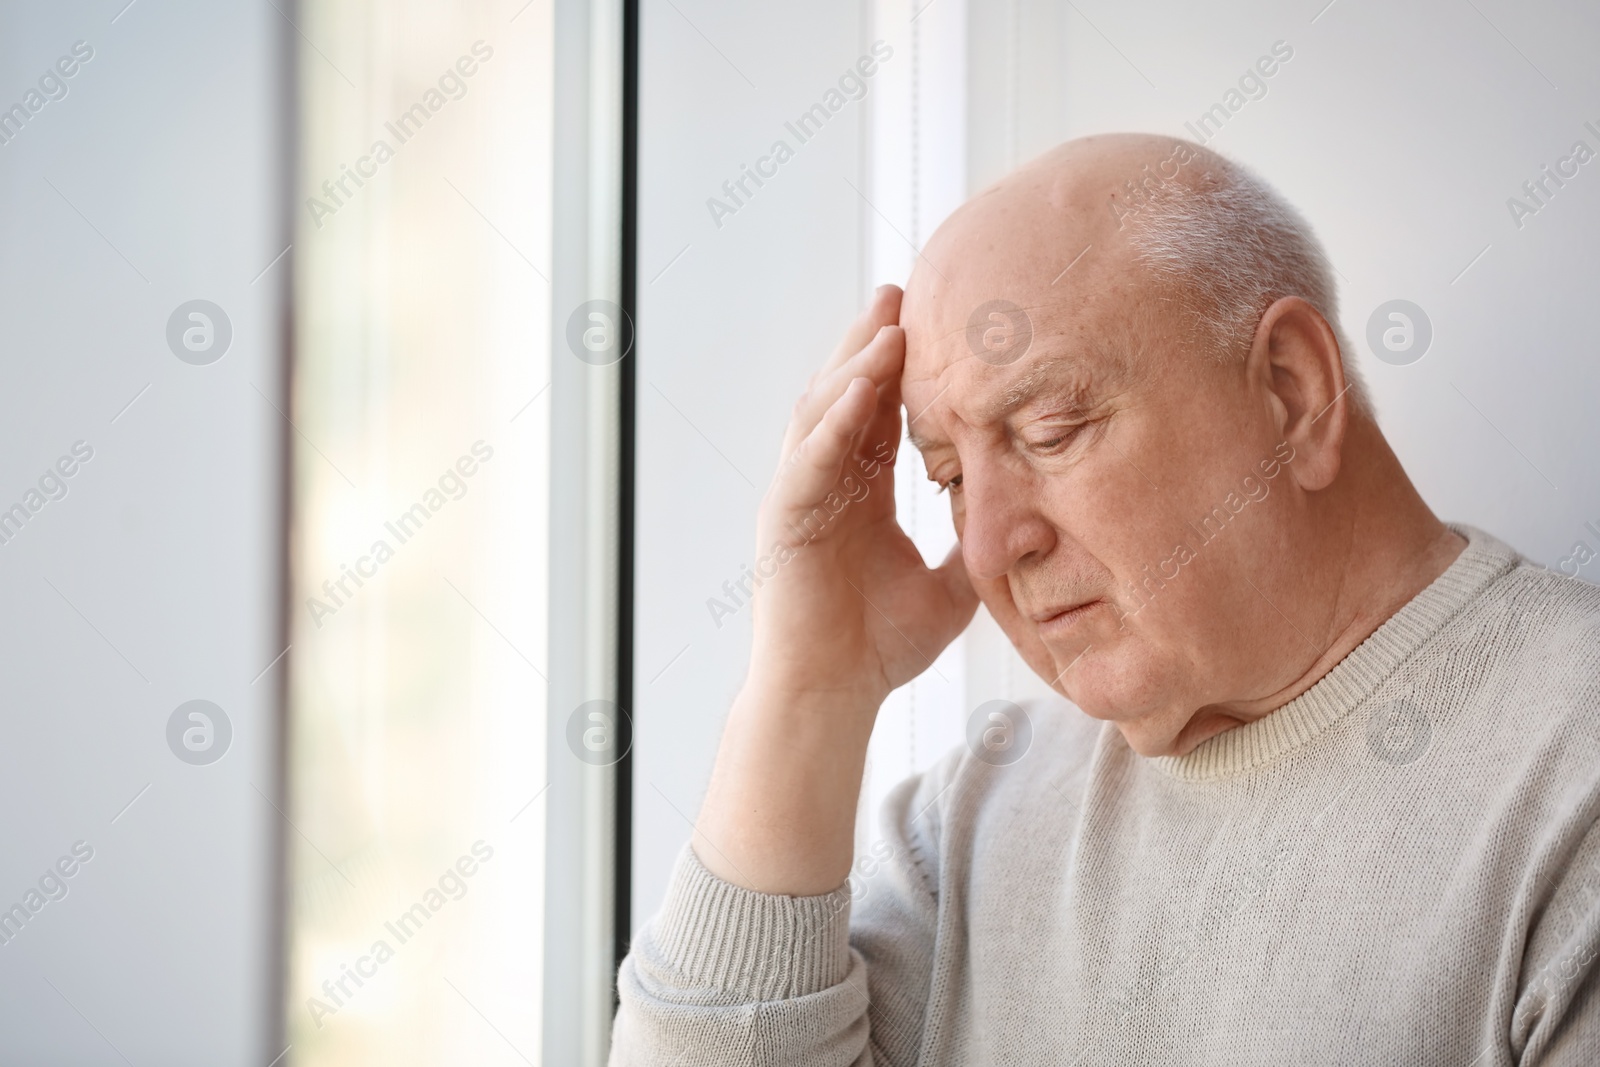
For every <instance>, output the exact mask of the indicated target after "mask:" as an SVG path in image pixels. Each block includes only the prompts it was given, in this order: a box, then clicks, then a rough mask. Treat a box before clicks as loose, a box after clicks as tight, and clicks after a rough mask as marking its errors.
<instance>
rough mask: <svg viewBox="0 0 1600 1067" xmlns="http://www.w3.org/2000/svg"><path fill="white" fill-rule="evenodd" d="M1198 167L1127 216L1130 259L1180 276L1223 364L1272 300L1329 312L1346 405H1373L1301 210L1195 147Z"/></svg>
mask: <svg viewBox="0 0 1600 1067" xmlns="http://www.w3.org/2000/svg"><path fill="white" fill-rule="evenodd" d="M1190 151H1191V153H1192V156H1191V158H1190V160H1189V162H1188V165H1189V166H1191V167H1194V168H1196V169H1197V170H1198V171H1199V173H1197V174H1194V175H1192V176H1191V177H1190V178H1189V179H1188V180H1178V181H1172V180H1169V181H1165V182H1162V183H1161V184H1160V186H1159V188H1156V189H1154V190H1150V191H1148V192H1149V195H1148V197H1147V199H1145V200H1144V202H1143V204H1141V205H1140V206H1139V208H1138V209H1137V211H1136V212H1134V213H1132V214H1130V216H1129V217H1128V219H1127V222H1129V223H1130V224H1131V226H1130V232H1129V240H1130V241H1131V243H1132V245H1133V249H1134V256H1135V259H1136V261H1137V262H1139V263H1140V264H1142V265H1143V266H1145V267H1147V268H1148V269H1150V270H1152V271H1154V272H1155V273H1157V274H1159V275H1164V276H1167V277H1170V278H1172V279H1174V280H1175V281H1177V282H1179V283H1180V285H1181V286H1182V287H1183V290H1184V292H1185V296H1186V299H1184V300H1183V302H1184V303H1185V304H1189V303H1190V302H1191V301H1193V304H1192V306H1190V307H1189V310H1190V311H1191V313H1192V314H1194V315H1195V316H1196V317H1197V318H1198V320H1199V324H1200V327H1201V330H1202V332H1203V333H1204V334H1205V335H1207V337H1206V340H1207V341H1208V342H1209V344H1208V345H1207V347H1208V348H1209V349H1210V350H1211V351H1212V352H1214V353H1215V354H1216V357H1217V359H1218V360H1219V361H1220V362H1231V361H1233V360H1236V359H1242V358H1243V353H1244V352H1247V351H1248V350H1249V347H1250V342H1251V339H1252V338H1253V337H1254V336H1255V330H1256V326H1257V325H1258V324H1259V323H1260V322H1261V316H1262V315H1263V314H1265V313H1266V310H1267V308H1269V307H1271V306H1272V304H1273V302H1274V301H1276V300H1278V299H1279V298H1281V297H1285V296H1298V297H1300V298H1301V299H1303V300H1305V301H1306V302H1307V303H1309V304H1311V305H1312V306H1313V307H1315V308H1316V309H1317V310H1318V311H1320V312H1321V313H1322V316H1323V318H1325V319H1327V320H1328V325H1329V326H1331V327H1332V328H1333V335H1334V338H1335V340H1337V341H1338V343H1339V352H1340V358H1341V360H1342V361H1343V363H1344V376H1345V391H1346V392H1347V393H1348V395H1349V397H1350V400H1351V406H1352V407H1355V408H1357V409H1359V410H1361V411H1364V412H1367V413H1369V414H1370V413H1371V412H1372V410H1373V409H1372V404H1371V400H1370V397H1369V395H1368V393H1367V387H1366V383H1365V382H1363V381H1362V379H1361V374H1360V371H1359V370H1358V368H1357V367H1356V365H1355V361H1354V358H1353V357H1352V356H1351V355H1349V353H1353V352H1354V351H1355V350H1354V349H1353V348H1351V346H1350V343H1349V341H1348V340H1347V339H1346V337H1345V334H1344V330H1343V329H1341V328H1340V326H1339V297H1338V290H1337V288H1336V287H1335V285H1334V281H1333V270H1332V268H1331V267H1330V265H1329V263H1328V257H1327V254H1326V253H1325V252H1323V249H1322V245H1321V243H1320V242H1318V240H1317V238H1316V235H1315V234H1314V233H1313V232H1312V230H1311V226H1310V224H1309V223H1307V222H1306V220H1305V218H1304V217H1303V216H1302V215H1301V214H1300V213H1299V212H1298V211H1296V210H1295V209H1294V207H1293V206H1292V205H1291V204H1290V203H1289V202H1288V201H1287V200H1285V199H1284V198H1283V197H1282V196H1280V195H1279V194H1278V193H1277V191H1276V190H1274V189H1273V188H1272V187H1271V186H1269V185H1268V184H1267V183H1266V182H1265V181H1263V180H1261V179H1260V178H1258V177H1257V176H1256V175H1254V174H1252V173H1250V172H1249V171H1248V170H1246V169H1245V168H1243V167H1241V166H1239V165H1238V164H1235V163H1232V162H1231V161H1229V160H1226V159H1224V158H1222V157H1221V156H1218V155H1216V154H1215V153H1213V152H1210V151H1208V150H1206V149H1203V148H1200V147H1199V146H1198V145H1194V146H1190Z"/></svg>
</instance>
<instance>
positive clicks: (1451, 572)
mask: <svg viewBox="0 0 1600 1067" xmlns="http://www.w3.org/2000/svg"><path fill="white" fill-rule="evenodd" d="M1450 528H1451V529H1452V530H1454V531H1455V532H1456V533H1458V534H1460V535H1461V536H1462V537H1465V538H1466V539H1467V547H1466V548H1465V549H1463V550H1462V552H1461V555H1459V556H1457V557H1456V559H1455V561H1454V562H1453V563H1451V564H1450V566H1449V567H1447V568H1445V571H1444V573H1443V574H1441V575H1439V577H1438V578H1436V579H1434V580H1433V582H1432V583H1431V584H1430V585H1429V586H1428V587H1427V588H1425V589H1423V590H1422V592H1420V593H1418V594H1417V595H1416V596H1414V597H1412V598H1411V599H1410V600H1409V601H1407V602H1406V603H1405V605H1404V606H1402V607H1401V608H1400V610H1399V611H1397V612H1395V613H1394V614H1393V615H1392V616H1390V617H1389V618H1388V619H1387V620H1386V621H1385V622H1384V623H1383V624H1382V625H1381V626H1379V627H1378V628H1377V629H1376V630H1374V631H1373V632H1372V633H1371V634H1370V635H1369V636H1368V637H1367V639H1366V640H1365V641H1363V642H1361V644H1359V645H1357V646H1356V647H1355V648H1354V649H1353V650H1351V652H1350V653H1349V654H1348V655H1347V656H1345V658H1344V659H1342V660H1340V661H1339V662H1338V663H1337V664H1335V665H1334V667H1333V669H1332V670H1330V671H1328V673H1327V674H1325V675H1323V676H1322V678H1321V679H1319V680H1318V681H1317V683H1316V684H1315V685H1313V686H1312V687H1311V688H1310V689H1307V690H1306V691H1305V692H1304V693H1301V694H1300V695H1299V696H1297V697H1295V698H1294V699H1293V700H1291V701H1289V703H1287V704H1285V705H1284V706H1283V707H1281V708H1279V709H1278V710H1277V711H1274V712H1271V713H1270V714H1268V715H1267V716H1266V717H1265V718H1262V719H1257V720H1256V721H1255V722H1252V723H1246V724H1245V725H1244V726H1237V727H1234V728H1233V729H1231V730H1228V731H1227V732H1225V733H1221V734H1218V735H1217V736H1216V737H1213V738H1209V739H1208V740H1206V741H1203V742H1201V743H1200V745H1199V746H1197V747H1196V748H1195V749H1194V751H1192V752H1190V753H1189V754H1188V755H1185V756H1156V757H1153V758H1152V759H1151V760H1150V762H1151V763H1152V764H1153V765H1154V766H1155V767H1156V769H1157V770H1159V771H1161V772H1162V773H1163V774H1166V775H1169V776H1171V777H1173V778H1180V779H1183V780H1185V781H1201V780H1205V779H1212V778H1225V777H1227V776H1229V775H1234V774H1239V773H1240V772H1242V771H1246V770H1249V769H1250V768H1252V767H1257V766H1260V765H1261V764H1263V763H1266V762H1268V761H1269V760H1272V759H1275V758H1277V757H1278V756H1281V755H1283V754H1284V753H1286V752H1289V751H1291V750H1293V749H1296V748H1299V747H1300V746H1301V745H1304V744H1306V743H1307V742H1309V741H1310V740H1311V739H1312V738H1314V737H1316V736H1317V735H1318V734H1320V733H1322V732H1323V731H1325V730H1327V729H1328V728H1329V727H1330V726H1332V725H1333V724H1334V723H1336V722H1338V721H1339V720H1340V719H1342V718H1343V717H1344V716H1345V715H1347V714H1349V713H1350V712H1351V711H1352V710H1354V709H1355V708H1356V707H1357V706H1359V705H1360V704H1361V702H1362V701H1363V700H1365V699H1367V697H1369V696H1371V695H1372V693H1373V691H1374V690H1376V689H1377V688H1378V686H1379V685H1380V684H1381V683H1382V682H1383V680H1384V679H1385V678H1388V677H1389V676H1390V675H1391V674H1393V673H1394V671H1395V670H1396V668H1398V667H1399V666H1400V665H1401V664H1402V663H1404V662H1405V661H1406V659H1407V658H1409V657H1410V656H1411V655H1412V654H1413V653H1415V652H1416V651H1417V650H1418V649H1419V648H1421V647H1422V646H1423V644H1424V643H1426V642H1427V641H1428V639H1429V638H1431V637H1433V635H1434V634H1436V633H1438V632H1439V630H1440V629H1441V628H1442V627H1443V626H1444V625H1445V623H1447V622H1449V621H1450V619H1451V618H1453V617H1454V616H1455V615H1456V614H1457V613H1458V612H1459V611H1461V610H1462V609H1463V608H1465V607H1466V606H1467V605H1468V604H1470V603H1471V602H1472V601H1473V600H1475V599H1476V598H1477V597H1478V596H1479V595H1481V594H1482V593H1483V591H1484V590H1485V589H1486V588H1488V586H1489V584H1490V583H1491V582H1493V581H1494V580H1495V579H1496V578H1498V577H1500V576H1501V575H1502V574H1505V573H1506V572H1507V571H1509V570H1510V569H1511V568H1512V567H1514V566H1516V565H1517V562H1518V560H1519V558H1520V557H1519V556H1518V555H1517V553H1516V552H1515V550H1513V549H1512V548H1511V547H1510V546H1508V545H1506V544H1505V543H1504V542H1502V541H1500V540H1498V539H1496V538H1495V537H1492V536H1490V535H1489V534H1486V533H1484V532H1483V531H1482V530H1478V529H1476V528H1474V527H1471V526H1465V525H1458V524H1455V523H1451V524H1450Z"/></svg>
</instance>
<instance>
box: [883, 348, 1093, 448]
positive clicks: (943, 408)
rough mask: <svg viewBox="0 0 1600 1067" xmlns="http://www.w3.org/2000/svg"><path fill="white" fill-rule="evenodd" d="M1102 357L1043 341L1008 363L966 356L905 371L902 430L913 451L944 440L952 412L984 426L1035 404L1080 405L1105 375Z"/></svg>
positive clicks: (1066, 409)
mask: <svg viewBox="0 0 1600 1067" xmlns="http://www.w3.org/2000/svg"><path fill="white" fill-rule="evenodd" d="M1102 363H1103V360H1099V359H1096V358H1094V357H1092V356H1090V355H1089V354H1088V353H1087V352H1086V351H1084V350H1081V349H1080V350H1076V351H1074V350H1073V348H1072V346H1068V345H1046V346H1044V347H1042V348H1041V350H1040V351H1038V352H1036V353H1030V354H1029V355H1027V356H1025V357H1023V358H1022V359H1019V360H1018V361H1017V362H1016V363H1014V364H1011V365H1008V366H999V367H997V366H993V365H991V364H988V363H985V362H984V361H982V360H980V359H977V358H975V357H968V358H966V359H958V360H955V361H953V362H951V363H949V364H946V365H945V366H944V367H943V368H942V369H941V371H940V372H939V373H937V374H934V375H930V376H924V377H923V378H922V379H920V380H918V381H912V380H911V379H910V378H909V377H908V378H906V379H904V380H903V381H902V394H903V396H904V398H905V405H906V410H907V424H906V430H907V434H908V435H909V436H910V438H911V443H912V444H913V445H914V446H916V448H917V449H918V451H926V450H927V449H929V448H934V447H937V446H939V445H941V444H944V443H947V441H948V437H947V434H948V430H947V427H946V425H945V424H946V423H947V422H948V421H949V419H950V417H952V416H953V417H954V419H955V420H957V421H959V422H960V423H961V424H965V425H971V426H984V425H988V424H991V423H994V422H998V421H999V420H1001V419H1004V418H1005V417H1006V416H1008V415H1010V414H1012V413H1013V412H1016V411H1018V410H1020V409H1023V408H1026V407H1031V406H1034V405H1036V404H1046V405H1048V406H1050V407H1052V408H1059V409H1060V413H1061V414H1070V413H1073V412H1076V411H1081V410H1086V409H1088V408H1090V407H1092V406H1093V404H1094V402H1095V396H1096V389H1097V387H1098V386H1099V385H1100V384H1101V383H1102V382H1103V381H1104V380H1105V379H1106V378H1107V374H1106V372H1105V370H1104V368H1103V366H1101V364H1102Z"/></svg>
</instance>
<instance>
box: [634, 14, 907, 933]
mask: <svg viewBox="0 0 1600 1067" xmlns="http://www.w3.org/2000/svg"><path fill="white" fill-rule="evenodd" d="M866 32H867V30H866V26H865V20H864V11H863V10H862V8H860V7H859V6H858V5H857V4H856V3H854V2H850V0H825V2H824V3H821V4H814V5H807V6H805V7H803V8H792V7H761V6H749V5H746V6H742V7H740V6H730V5H723V4H714V3H710V2H706V0H672V3H665V2H661V0H646V2H645V3H644V4H643V23H642V34H641V49H640V51H641V67H642V86H641V92H640V173H639V197H640V203H639V216H640V232H639V262H640V265H641V266H640V277H639V292H640V299H639V332H638V358H639V365H638V375H639V379H638V390H639V436H638V440H639V466H638V485H639V496H638V515H637V530H638V551H637V557H636V560H637V568H638V570H637V583H638V584H637V601H636V603H637V619H638V625H637V630H636V634H637V645H636V650H637V665H636V667H635V672H634V675H635V701H634V702H635V708H634V730H635V733H634V752H635V765H634V766H635V770H634V774H635V779H634V863H635V866H634V874H635V878H634V894H633V897H634V907H633V913H634V924H635V926H636V927H637V925H638V924H639V923H640V922H642V921H643V920H644V919H646V918H648V917H649V915H650V914H651V913H652V912H653V911H654V910H655V907H656V905H657V903H658V902H659V901H660V898H661V893H662V891H663V889H664V888H665V883H666V877H667V874H668V872H669V869H670V865H671V862H672V858H673V856H675V855H676V853H677V851H678V849H679V848H680V847H681V846H682V844H683V842H684V841H686V840H687V839H688V836H689V830H690V822H689V821H690V820H692V819H693V818H694V816H695V813H696V812H697V811H698V809H699V806H700V799H701V797H702V795H703V794H704V791H705V784H706V779H707V776H708V775H709V773H710V768H711V756H712V753H713V751H714V748H715V745H716V740H717V737H718V735H719V733H720V730H721V723H722V719H723V717H724V715H725V714H726V712H727V707H728V703H729V701H730V700H731V698H732V697H733V694H734V692H735V691H736V690H737V688H738V685H739V682H740V680H741V679H742V677H743V674H744V665H745V660H746V657H747V655H748V652H749V646H750V629H749V627H750V619H749V612H748V611H740V612H739V613H738V614H737V615H735V616H733V617H732V618H726V619H723V620H722V626H721V627H720V628H718V627H717V626H716V625H715V624H714V623H713V621H712V617H711V614H710V612H709V611H708V610H707V608H706V600H707V599H708V598H710V597H713V596H719V597H720V596H722V595H723V594H722V592H721V587H722V584H723V583H724V582H725V581H731V580H736V579H737V578H738V577H739V575H740V573H741V570H742V568H743V567H744V566H745V565H747V564H750V563H752V562H754V560H753V559H752V558H751V545H752V543H753V540H754V525H753V517H754V515H755V509H756V504H757V503H758V501H759V500H760V498H761V493H762V491H763V490H764V489H765V486H766V483H767V481H768V479H769V478H770V477H771V475H772V472H773V470H774V468H775V466H776V462H777V458H778V446H779V443H780V440H781V437H782V432H783V424H784V420H785V418H786V416H787V413H788V411H789V408H790V406H791V405H792V404H793V402H794V401H793V398H794V396H795V395H797V394H798V392H799V390H801V389H802V388H804V386H805V382H806V379H807V378H808V377H809V376H810V374H811V373H812V371H813V370H814V369H815V367H816V365H817V364H818V363H819V362H820V361H821V360H822V358H824V357H825V356H826V354H827V353H828V352H831V351H832V350H833V347H834V345H835V344H836V343H837V341H838V336H839V334H840V333H841V332H842V331H843V330H844V328H845V326H846V325H847V324H848V323H849V322H850V320H851V319H852V318H853V317H854V316H855V314H856V313H857V311H858V309H859V307H860V304H861V299H862V294H863V293H864V292H865V291H866V290H867V278H868V276H869V270H870V266H869V262H868V253H869V246H868V245H867V243H866V226H867V215H868V213H869V212H870V208H868V207H867V206H866V205H865V204H864V203H863V201H862V200H861V198H860V196H859V195H858V193H857V190H858V189H859V190H861V191H862V192H865V191H866V188H867V187H866V184H865V183H866V169H867V168H866V166H865V156H864V151H865V148H866V142H865V129H864V127H863V126H862V121H863V119H864V118H865V116H866V110H865V108H864V107H863V106H862V105H864V104H866V103H868V102H870V101H871V99H872V94H873V93H875V92H877V91H878V89H879V85H877V84H875V82H876V76H875V78H874V80H873V81H872V82H869V83H868V85H869V88H868V91H867V95H866V97H865V99H863V100H861V101H858V102H852V103H849V104H847V105H846V106H845V107H844V108H843V109H842V110H841V111H840V113H839V114H838V115H836V116H834V117H833V118H831V119H830V120H829V123H828V124H827V125H826V126H824V127H823V128H822V130H821V131H820V132H819V133H817V134H816V135H814V136H813V137H811V138H810V139H809V140H808V141H807V143H805V144H799V143H798V141H797V138H795V137H794V135H792V134H790V133H789V132H788V131H787V130H786V129H785V128H784V123H785V122H786V121H791V120H793V119H794V118H795V117H797V116H798V115H799V114H800V113H801V112H803V111H805V110H806V109H807V108H808V107H810V106H811V105H812V104H814V103H817V102H818V101H819V100H821V99H822V97H823V95H824V94H825V93H826V91H827V90H828V89H829V88H831V87H833V86H834V84H835V82H836V80H837V79H838V77H839V75H840V73H842V72H843V71H844V70H845V69H846V68H847V67H849V66H851V65H852V64H854V63H855V61H856V60H857V58H858V57H860V56H862V55H864V54H866V53H867V50H868V46H869V45H870V44H871V38H870V37H867V36H866ZM897 61H898V57H896V58H894V59H891V60H890V61H889V64H888V65H889V66H890V67H891V68H892V66H893V64H894V63H895V62H897ZM779 138H783V139H785V140H787V141H788V142H790V144H791V146H792V147H794V148H795V154H794V158H793V159H791V160H790V161H789V162H787V163H785V164H783V165H782V166H781V167H780V168H779V170H778V173H777V175H776V177H773V178H770V179H767V180H766V184H765V186H764V187H762V188H760V189H756V188H755V187H754V186H753V185H751V184H749V183H748V182H747V188H750V189H751V190H752V191H753V192H754V194H755V195H753V196H752V197H750V198H749V199H748V200H746V201H745V203H744V206H742V207H740V208H739V209H738V211H737V213H736V214H734V215H732V216H729V217H724V218H722V219H721V222H722V225H721V226H720V228H719V227H718V226H717V225H716V223H715V222H714V221H713V219H712V216H711V212H710V211H709V210H708V209H707V207H706V201H707V199H708V198H710V197H713V196H722V195H723V194H722V192H721V186H722V183H723V182H724V181H725V180H731V179H736V178H738V177H739V175H740V166H741V164H751V165H753V164H755V163H756V162H757V160H758V158H759V157H761V156H763V155H765V154H766V153H767V152H768V150H769V149H770V148H771V146H772V143H773V142H774V140H776V139H779ZM769 169H770V168H769ZM852 184H854V186H855V188H854V189H853V188H852V187H851V185H852ZM741 199H744V198H743V197H741ZM674 260H675V261H674Z"/></svg>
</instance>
